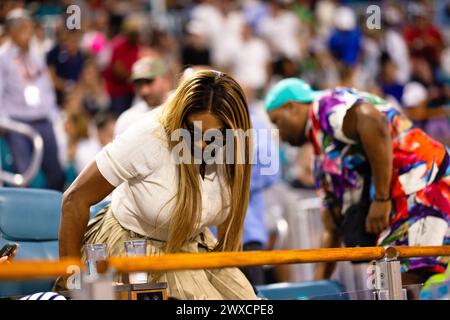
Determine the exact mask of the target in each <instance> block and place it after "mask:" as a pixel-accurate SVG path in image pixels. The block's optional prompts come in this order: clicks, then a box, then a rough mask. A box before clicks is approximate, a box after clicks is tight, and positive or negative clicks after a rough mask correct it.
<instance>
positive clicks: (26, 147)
mask: <svg viewBox="0 0 450 320" xmlns="http://www.w3.org/2000/svg"><path fill="white" fill-rule="evenodd" d="M5 26H6V31H7V32H8V36H9V41H8V42H7V43H5V44H4V45H3V46H2V47H1V48H0V116H1V117H6V118H10V119H12V120H15V121H20V122H23V123H26V124H28V125H30V126H31V127H33V129H35V130H36V131H37V132H38V133H39V134H40V135H41V136H42V138H43V140H44V157H43V161H42V170H43V172H44V174H45V177H46V182H47V187H48V188H51V189H57V190H61V189H62V188H63V185H64V172H63V170H62V168H61V164H60V162H59V160H58V152H57V151H58V150H57V144H56V139H55V134H54V131H53V125H52V120H51V119H52V118H54V117H55V116H56V114H57V106H56V99H55V92H54V89H53V86H52V83H51V80H50V78H49V75H48V72H47V67H46V64H45V61H44V60H43V59H42V58H40V56H39V55H38V54H36V53H34V52H32V50H30V40H31V38H32V36H33V21H32V20H31V17H30V16H29V14H28V12H27V11H25V10H23V9H14V10H12V11H11V12H10V13H9V14H8V15H7V17H6V21H5ZM7 140H8V144H9V147H10V150H11V153H12V157H13V164H14V169H15V171H17V172H19V173H22V172H24V171H25V170H26V169H27V167H28V165H29V163H30V160H31V153H32V146H31V141H29V140H28V139H27V138H26V137H24V136H22V135H19V134H16V133H8V134H7Z"/></svg>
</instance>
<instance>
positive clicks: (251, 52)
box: [233, 38, 270, 89]
mask: <svg viewBox="0 0 450 320" xmlns="http://www.w3.org/2000/svg"><path fill="white" fill-rule="evenodd" d="M233 57H234V64H233V75H234V77H235V78H236V80H237V81H238V82H239V83H240V84H242V85H246V86H250V87H252V88H254V89H260V88H262V87H264V85H265V84H266V82H267V78H268V75H267V65H268V64H269V62H270V50H269V47H268V46H267V45H266V43H265V42H264V41H263V40H261V39H258V38H252V39H251V40H249V41H247V42H244V41H242V42H241V45H240V47H239V50H238V51H237V52H235V53H234V56H233Z"/></svg>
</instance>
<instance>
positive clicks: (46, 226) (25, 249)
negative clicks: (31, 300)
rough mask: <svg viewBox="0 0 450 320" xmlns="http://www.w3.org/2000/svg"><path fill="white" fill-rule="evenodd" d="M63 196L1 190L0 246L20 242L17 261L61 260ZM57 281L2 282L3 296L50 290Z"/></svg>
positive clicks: (40, 191)
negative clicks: (60, 224) (60, 235)
mask: <svg viewBox="0 0 450 320" xmlns="http://www.w3.org/2000/svg"><path fill="white" fill-rule="evenodd" d="M61 200H62V193H61V192H57V191H51V190H44V189H22V188H0V246H3V245H4V244H5V243H18V244H19V245H20V249H19V250H18V252H17V256H16V260H34V259H58V230H59V222H60V211H61ZM53 281H54V279H47V280H38V281H20V282H18V281H17V282H16V281H14V282H12V281H11V282H1V283H0V297H4V296H14V295H24V294H31V293H35V292H39V291H49V290H50V289H51V287H52V284H53Z"/></svg>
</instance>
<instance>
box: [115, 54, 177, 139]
mask: <svg viewBox="0 0 450 320" xmlns="http://www.w3.org/2000/svg"><path fill="white" fill-rule="evenodd" d="M131 72H132V73H131V80H132V81H133V84H134V90H135V93H136V96H137V99H138V101H137V102H136V103H135V104H134V105H133V106H132V107H131V108H130V109H129V110H127V111H125V112H124V113H123V114H122V115H121V116H120V117H119V119H118V120H117V123H116V130H115V134H116V135H118V134H121V133H122V132H124V131H125V130H126V129H127V128H128V127H129V126H130V125H131V124H132V123H134V122H136V121H138V120H139V119H140V118H141V116H142V115H143V114H144V113H146V112H148V111H150V110H152V109H153V108H155V107H158V106H159V105H161V104H162V103H163V102H164V100H165V99H166V98H167V95H168V93H169V90H170V86H171V82H170V79H169V76H168V69H167V66H166V65H165V64H164V62H163V61H162V60H161V59H159V58H154V57H144V58H142V59H140V60H138V61H136V62H135V63H134V65H133V67H132V71H131Z"/></svg>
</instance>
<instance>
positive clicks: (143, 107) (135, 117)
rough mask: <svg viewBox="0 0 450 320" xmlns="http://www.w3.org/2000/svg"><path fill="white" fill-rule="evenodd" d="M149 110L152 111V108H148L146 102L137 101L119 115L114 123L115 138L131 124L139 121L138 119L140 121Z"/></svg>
mask: <svg viewBox="0 0 450 320" xmlns="http://www.w3.org/2000/svg"><path fill="white" fill-rule="evenodd" d="M150 110H152V108H150V107H149V106H148V104H147V102H145V101H143V100H141V101H139V102H138V103H136V104H135V105H133V106H132V107H131V108H130V109H128V110H127V111H125V112H124V113H122V114H121V115H120V117H119V118H118V119H117V122H116V128H115V130H114V134H115V135H116V136H117V135H118V134H121V133H123V132H124V131H125V130H126V129H128V128H129V127H130V126H131V125H132V124H133V123H135V122H137V121H139V119H141V118H142V116H143V115H144V114H145V113H147V112H149V111H150Z"/></svg>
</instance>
